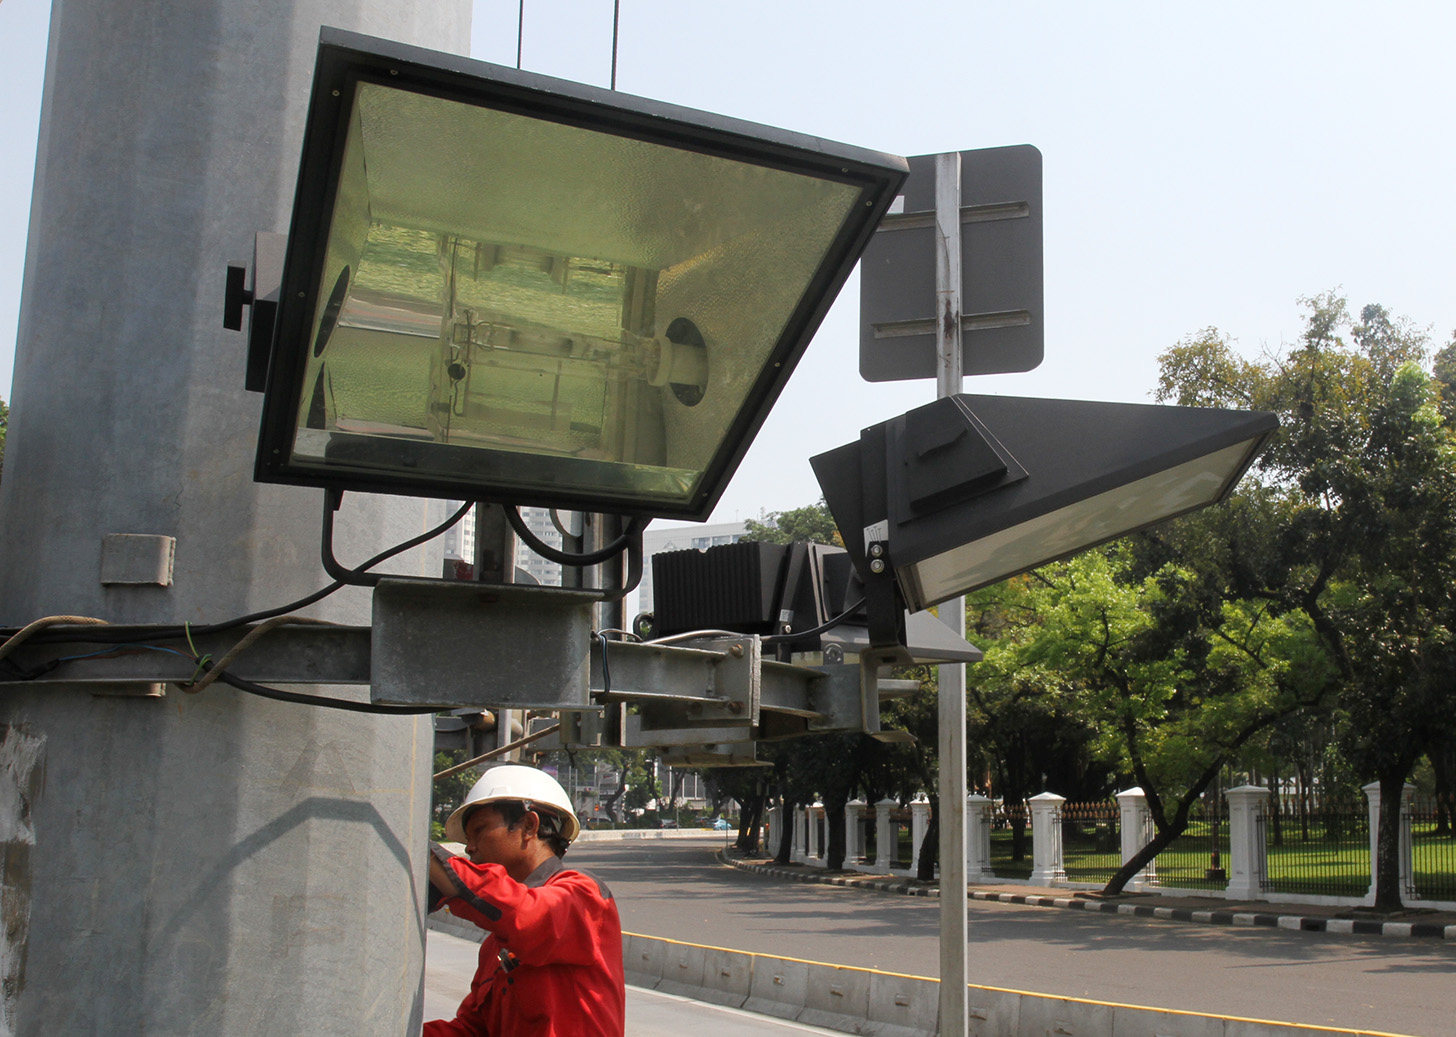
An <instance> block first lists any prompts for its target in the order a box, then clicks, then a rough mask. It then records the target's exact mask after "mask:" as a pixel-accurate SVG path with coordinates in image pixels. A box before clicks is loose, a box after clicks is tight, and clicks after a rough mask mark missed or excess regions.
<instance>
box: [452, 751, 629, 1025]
mask: <svg viewBox="0 0 1456 1037" xmlns="http://www.w3.org/2000/svg"><path fill="white" fill-rule="evenodd" d="M580 831H581V825H580V824H579V822H578V821H577V819H576V814H575V813H574V812H573V811H572V807H571V800H570V798H568V797H567V795H566V792H565V790H563V789H562V788H561V786H560V785H558V784H557V783H556V781H555V779H553V778H552V777H551V776H550V775H548V774H545V773H543V772H541V771H538V770H536V769H535V768H534V767H522V766H518V765H515V764H509V765H505V766H500V767H493V768H491V769H490V770H489V771H487V772H486V773H485V776H484V777H482V778H481V779H480V780H479V781H478V782H476V783H475V786H474V787H473V788H472V789H471V790H470V794H469V795H467V796H466V797H465V802H464V804H463V805H461V807H460V809H458V810H456V811H455V812H454V813H453V814H451V815H450V819H449V820H448V821H447V822H446V824H445V832H446V834H447V836H449V837H450V838H451V839H453V840H455V841H457V842H463V843H464V844H465V853H466V856H465V857H459V856H456V855H454V854H452V853H450V852H449V851H448V850H446V849H445V848H444V847H442V846H438V845H434V844H432V845H431V847H430V885H431V886H432V887H433V890H434V891H436V892H437V894H438V896H439V898H440V903H442V904H443V905H444V906H446V907H448V908H449V909H450V912H451V914H454V915H457V916H459V917H461V918H464V919H467V920H469V921H471V922H474V923H475V924H476V925H478V926H480V927H481V928H482V929H484V930H486V932H487V934H488V935H487V936H486V938H485V942H484V943H483V944H481V947H480V966H479V968H477V969H476V972H475V979H474V980H472V981H471V984H470V993H469V994H468V995H466V997H465V1000H464V1001H462V1002H461V1003H460V1008H459V1010H458V1011H457V1012H456V1014H455V1018H454V1019H450V1020H444V1019H441V1020H436V1021H434V1022H428V1023H425V1030H424V1034H423V1037H623V1033H624V1031H625V1027H626V1018H625V1014H626V989H625V980H624V977H623V973H622V923H621V921H620V920H619V919H618V917H617V905H616V902H615V901H614V900H613V899H612V894H611V892H610V891H608V889H607V887H606V886H604V885H602V883H600V882H598V881H597V880H596V879H594V878H593V877H592V876H590V875H588V874H586V873H585V872H581V871H574V870H572V869H571V868H568V867H567V866H566V865H565V864H563V863H562V861H561V858H562V856H563V855H564V854H565V853H566V848H567V847H568V846H569V845H570V844H571V841H572V840H573V839H575V838H576V836H577V835H578V834H579V833H580ZM436 906H437V905H436V903H435V898H434V897H432V898H431V909H432V910H433V909H434V908H435V907H436Z"/></svg>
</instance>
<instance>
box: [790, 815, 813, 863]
mask: <svg viewBox="0 0 1456 1037" xmlns="http://www.w3.org/2000/svg"><path fill="white" fill-rule="evenodd" d="M793 817H794V846H793V849H792V850H790V851H789V860H791V861H795V862H796V863H799V864H803V863H804V855H805V846H806V845H807V842H808V840H807V838H806V836H807V835H808V828H809V824H808V818H809V815H808V812H807V811H806V810H805V809H804V808H803V807H794V812H793Z"/></svg>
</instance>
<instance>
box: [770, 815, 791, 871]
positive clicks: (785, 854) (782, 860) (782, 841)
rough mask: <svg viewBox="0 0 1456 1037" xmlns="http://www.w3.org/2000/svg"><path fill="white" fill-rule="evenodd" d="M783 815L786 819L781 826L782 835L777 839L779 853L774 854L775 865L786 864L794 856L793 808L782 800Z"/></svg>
mask: <svg viewBox="0 0 1456 1037" xmlns="http://www.w3.org/2000/svg"><path fill="white" fill-rule="evenodd" d="M782 802H783V807H782V809H783V814H784V817H785V818H786V819H787V821H786V823H785V824H784V825H783V835H781V836H780V837H779V852H778V853H776V854H774V863H775V864H788V863H789V858H791V857H792V856H793V855H794V808H793V807H791V806H789V803H788V801H787V800H783V801H782Z"/></svg>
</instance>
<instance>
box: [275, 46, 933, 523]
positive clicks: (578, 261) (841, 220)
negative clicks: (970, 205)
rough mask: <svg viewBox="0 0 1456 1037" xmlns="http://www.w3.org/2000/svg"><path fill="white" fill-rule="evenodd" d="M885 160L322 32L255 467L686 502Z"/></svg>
mask: <svg viewBox="0 0 1456 1037" xmlns="http://www.w3.org/2000/svg"><path fill="white" fill-rule="evenodd" d="M905 172H906V165H905V161H904V160H903V159H900V158H897V157H894V156H888V155H881V154H877V153H873V152H869V151H863V150H860V149H856V148H851V147H846V146H844V145H839V144H833V143H829V142H826V141H822V140H819V139H816V138H812V137H807V136H802V135H799V134H794V133H789V132H786V131H783V130H777V129H771V128H767V127H762V126H756V125H752V124H749V123H744V122H739V121H737V120H733V119H727V118H723V117H720V116H715V115H707V114H703V113H700V112H694V111H689V110H687V109H682V108H676V107H672V106H670V105H665V104H659V103H657V102H653V101H646V100H642V99H639V98H634V97H628V96H626V95H622V94H618V93H613V92H610V91H606V90H600V89H594V88H591V87H586V86H581V85H578V84H575V83H568V82H563V81H561V80H555V79H549V78H546V77H543V76H536V75H531V74H528V73H523V72H520V71H517V70H514V69H507V68H502V67H499V66H495V65H488V64H485V63H482V62H475V61H470V60H469V59H466V58H461V57H457V56H455V55H449V54H439V53H434V52H430V51H424V50H419V49H416V48H412V47H406V46H403V45H399V44H394V43H388V42H385V41H381V40H376V39H372V38H368V37H363V36H358V35H354V34H352V33H347V32H342V31H339V30H333V29H325V30H324V31H323V33H322V36H321V39H320V44H319V53H318V64H317V69H316V72H315V76H314V85H313V97H312V101H311V104H310V108H309V115H308V123H307V126H306V129H305V136H304V146H303V156H302V162H301V165H300V169H299V179H298V189H297V195H296V199H295V202H294V210H293V222H292V226H291V228H290V230H289V234H288V244H287V254H286V258H285V260H284V268H283V273H282V283H281V289H280V291H279V296H278V297H279V302H278V310H277V318H276V324H275V327H274V334H273V336H272V338H271V343H269V345H270V346H271V350H270V352H271V355H270V356H269V357H268V359H267V364H266V366H267V372H268V374H267V384H266V398H265V401H264V407H263V423H262V434H261V437H260V441H259V449H258V461H257V468H256V477H257V479H259V480H260V481H265V482H280V483H293V484H300V485H310V486H324V487H332V488H337V489H358V490H368V491H375V492H385V493H404V494H418V495H424V496H444V497H451V498H455V499H465V500H492V501H499V502H503V503H518V504H535V505H546V506H567V507H571V508H574V509H578V510H589V511H603V512H615V513H620V514H637V515H661V516H674V517H681V518H705V517H706V516H707V515H708V513H709V512H710V511H711V510H712V508H713V505H714V504H715V503H716V501H717V500H718V498H719V496H720V495H721V493H722V491H723V488H724V486H725V485H726V483H727V481H728V478H729V477H730V476H731V475H732V473H733V471H734V469H735V468H736V467H737V465H738V463H739V461H740V460H741V459H742V456H743V454H744V452H745V451H746V450H747V448H748V446H749V444H750V443H751V441H752V439H753V436H754V435H755V433H756V432H757V430H758V428H759V426H760V425H761V424H762V422H763V420H764V418H765V416H766V415H767V412H768V410H769V409H770V407H771V406H772V405H773V402H774V400H775V399H776V398H777V396H778V394H779V392H780V391H781V389H782V387H783V385H784V382H785V381H786V379H787V378H788V376H789V374H790V372H791V371H792V370H793V367H794V365H795V364H796V362H797V361H798V359H799V357H800V355H801V354H802V353H803V350H804V348H805V346H806V345H807V344H808V341H809V339H810V337H811V336H812V335H813V333H814V331H815V329H816V328H817V327H818V325H819V323H820V321H821V320H822V318H823V316H824V313H825V311H826V310H827V309H828V307H829V305H830V303H831V302H832V301H833V299H834V296H835V295H836V293H837V292H838V291H839V289H840V287H841V286H842V285H843V283H844V280H845V278H846V277H847V276H848V274H849V272H850V270H851V269H852V267H853V266H854V263H855V261H856V260H857V259H858V257H859V254H860V252H861V251H863V249H864V247H865V244H866V243H867V241H868V240H869V236H870V234H871V233H872V232H873V230H874V227H875V225H876V224H877V223H878V222H879V219H880V217H881V216H882V215H883V214H884V212H885V211H886V209H887V208H888V207H889V204H890V202H891V200H892V199H893V198H894V196H895V193H896V191H897V190H898V189H899V186H900V184H901V183H902V181H903V180H904V177H905ZM253 359H254V360H256V358H253ZM253 366H254V369H256V364H255V365H253Z"/></svg>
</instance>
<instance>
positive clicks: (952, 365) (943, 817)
mask: <svg viewBox="0 0 1456 1037" xmlns="http://www.w3.org/2000/svg"><path fill="white" fill-rule="evenodd" d="M935 243H936V256H935V300H936V317H937V321H936V326H937V332H936V340H937V342H936V344H937V347H938V356H939V363H938V365H937V367H936V398H937V399H944V398H945V397H947V396H953V395H955V394H956V393H958V392H960V391H961V382H962V380H963V376H962V370H961V157H960V155H959V154H958V153H955V152H952V153H950V154H944V155H937V156H935ZM940 619H941V622H943V623H945V625H946V626H948V627H949V628H950V630H951V632H952V633H954V634H955V635H956V636H957V637H964V636H965V628H966V599H965V598H953V599H951V600H950V601H946V602H942V603H941V605H940ZM938 676H939V681H940V695H939V700H940V702H939V721H940V723H939V725H938V730H939V738H938V741H939V749H940V775H939V782H938V785H939V791H940V816H939V818H938V819H937V821H938V825H939V829H940V1033H941V1034H942V1037H966V1034H967V1033H968V1020H967V1015H966V984H967V982H968V981H969V977H968V974H967V970H966V943H967V935H968V934H967V931H966V911H967V907H968V899H969V898H968V897H967V894H966V667H965V664H964V663H948V664H946V665H944V666H941V667H940V668H939V674H938Z"/></svg>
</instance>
